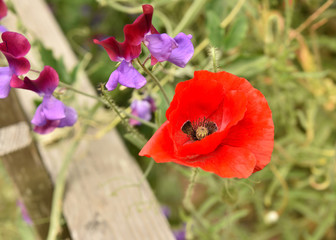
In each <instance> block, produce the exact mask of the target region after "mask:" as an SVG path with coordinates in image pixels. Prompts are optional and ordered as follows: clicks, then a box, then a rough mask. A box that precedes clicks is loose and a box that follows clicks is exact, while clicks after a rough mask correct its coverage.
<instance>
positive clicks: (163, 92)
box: [137, 58, 170, 106]
mask: <svg viewBox="0 0 336 240" xmlns="http://www.w3.org/2000/svg"><path fill="white" fill-rule="evenodd" d="M137 62H138V63H139V65H140V66H141V68H142V69H143V70H144V71H145V72H146V73H147V74H148V75H149V76H150V77H151V78H152V79H153V80H154V82H155V84H156V85H157V86H158V87H159V88H160V90H161V92H162V94H163V97H164V99H165V101H166V103H167V106H169V104H170V101H169V98H168V96H167V94H166V92H165V90H164V89H163V87H162V85H161V83H160V81H159V79H157V78H156V77H155V76H154V75H153V74H152V73H151V72H150V71H149V70H148V68H146V67H145V65H144V64H142V63H141V61H140V59H139V58H137Z"/></svg>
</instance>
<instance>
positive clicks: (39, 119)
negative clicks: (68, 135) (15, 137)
mask: <svg viewBox="0 0 336 240" xmlns="http://www.w3.org/2000/svg"><path fill="white" fill-rule="evenodd" d="M58 83H59V78H58V74H57V72H56V71H55V70H54V69H53V68H52V67H49V66H45V67H44V69H43V70H42V72H41V73H40V75H39V77H38V78H37V79H36V80H30V79H29V78H28V77H25V78H24V80H23V81H22V80H21V79H19V78H18V77H17V76H15V75H14V76H13V78H12V80H11V87H15V88H23V89H27V90H31V91H34V92H36V93H37V94H39V95H40V96H42V97H43V101H42V103H41V104H40V105H39V106H38V107H37V109H36V112H35V115H34V117H33V119H32V121H31V123H32V124H33V125H35V127H34V131H35V132H37V133H40V134H46V133H50V132H52V131H53V130H54V129H55V128H62V127H65V126H72V125H74V124H75V122H76V121H77V113H76V111H75V110H74V109H73V108H71V107H68V106H65V105H64V104H63V103H62V102H61V101H60V100H58V99H56V98H55V97H53V96H52V94H53V92H54V90H55V89H56V87H57V86H58Z"/></svg>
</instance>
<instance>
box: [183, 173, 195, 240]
mask: <svg viewBox="0 0 336 240" xmlns="http://www.w3.org/2000/svg"><path fill="white" fill-rule="evenodd" d="M198 172H199V169H198V168H193V171H192V173H191V175H190V181H189V185H188V188H187V190H186V194H185V196H184V199H183V206H184V207H185V208H186V209H187V210H188V211H189V212H191V213H192V214H193V215H195V214H194V213H195V207H194V205H193V203H192V201H191V197H192V194H193V192H194V187H195V182H196V177H197V175H198ZM192 222H193V221H192V219H191V220H189V221H188V222H187V226H186V239H193V237H192V231H191V227H192Z"/></svg>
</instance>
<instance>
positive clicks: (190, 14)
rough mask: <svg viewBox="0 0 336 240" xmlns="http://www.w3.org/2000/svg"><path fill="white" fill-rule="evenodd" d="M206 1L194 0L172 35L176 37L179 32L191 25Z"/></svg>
mask: <svg viewBox="0 0 336 240" xmlns="http://www.w3.org/2000/svg"><path fill="white" fill-rule="evenodd" d="M206 2H207V1H206V0H195V1H193V2H192V4H191V5H190V7H189V9H188V10H187V12H186V13H185V14H184V16H183V18H182V20H181V21H180V22H179V24H178V25H177V27H176V28H175V30H174V33H173V35H174V36H176V35H177V34H178V33H179V32H182V30H183V29H184V28H186V27H187V26H188V25H189V24H191V23H192V22H193V21H194V19H195V18H197V16H198V15H199V13H200V12H201V11H202V10H203V9H204V8H203V7H204V5H205V4H206Z"/></svg>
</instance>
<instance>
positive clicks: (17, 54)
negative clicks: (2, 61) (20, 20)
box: [0, 29, 30, 98]
mask: <svg viewBox="0 0 336 240" xmlns="http://www.w3.org/2000/svg"><path fill="white" fill-rule="evenodd" d="M3 30H5V29H1V31H3ZM1 38H2V40H3V42H2V43H0V51H1V52H2V53H3V54H4V55H5V57H6V59H7V61H8V64H9V67H1V68H0V98H6V97H7V96H8V94H9V91H10V81H11V79H12V76H14V75H22V74H25V73H27V72H28V71H29V69H30V63H29V61H28V60H27V59H26V58H25V57H24V56H25V55H26V54H27V53H28V52H29V50H30V43H29V42H28V40H27V39H26V38H25V37H24V36H23V35H21V34H19V33H16V32H8V31H5V32H3V33H2V35H1Z"/></svg>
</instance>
